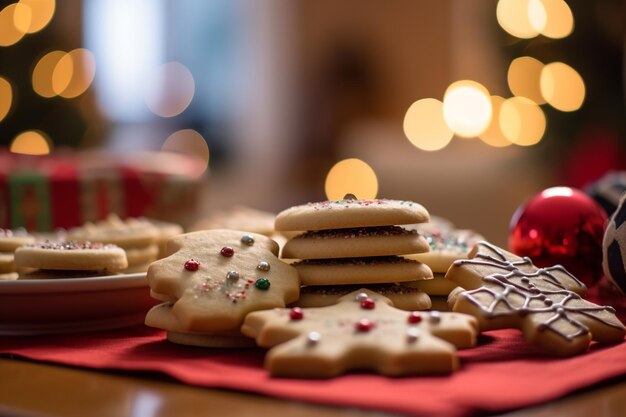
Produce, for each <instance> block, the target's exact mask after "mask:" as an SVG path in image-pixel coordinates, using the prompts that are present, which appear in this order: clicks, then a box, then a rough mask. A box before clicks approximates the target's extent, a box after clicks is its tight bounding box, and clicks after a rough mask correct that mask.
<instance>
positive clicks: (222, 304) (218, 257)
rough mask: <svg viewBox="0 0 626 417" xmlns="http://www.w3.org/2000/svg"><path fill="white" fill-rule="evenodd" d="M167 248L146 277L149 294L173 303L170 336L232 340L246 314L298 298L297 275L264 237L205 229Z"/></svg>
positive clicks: (180, 239) (239, 232)
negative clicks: (173, 323) (175, 325)
mask: <svg viewBox="0 0 626 417" xmlns="http://www.w3.org/2000/svg"><path fill="white" fill-rule="evenodd" d="M168 250H169V252H170V253H171V254H170V255H169V256H168V257H166V258H163V259H160V260H158V261H156V262H153V263H152V264H151V265H150V268H149V269H148V274H147V275H148V284H149V286H150V289H151V291H152V293H153V294H154V295H156V296H157V297H158V298H159V299H161V300H169V301H171V302H172V303H173V304H172V307H171V312H172V315H173V316H174V317H175V318H176V320H177V322H178V323H179V324H180V331H176V332H174V333H184V334H211V335H213V336H217V335H228V336H232V332H233V331H237V330H238V329H239V327H240V326H241V323H242V322H243V319H244V317H245V316H246V314H248V313H250V312H252V311H256V310H259V309H267V308H274V307H284V306H286V305H287V304H288V303H291V302H293V301H295V300H297V299H298V295H299V290H300V280H299V279H298V272H297V271H296V269H295V268H293V267H292V266H290V265H288V264H286V263H284V262H282V261H281V260H280V259H278V257H277V255H278V245H277V244H276V242H274V241H273V240H271V239H270V238H268V237H266V236H263V235H260V234H256V233H248V232H243V231H236V230H221V229H216V230H206V231H200V232H193V233H187V234H183V235H179V236H176V237H174V238H173V239H171V240H170V241H169V243H168ZM184 340H186V339H185V338H181V337H178V338H176V340H173V339H172V341H178V342H180V343H184ZM206 343H209V342H206ZM219 346H222V345H221V344H220V345H219Z"/></svg>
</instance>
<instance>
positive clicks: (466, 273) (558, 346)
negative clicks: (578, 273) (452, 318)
mask: <svg viewBox="0 0 626 417" xmlns="http://www.w3.org/2000/svg"><path fill="white" fill-rule="evenodd" d="M469 256H470V259H462V260H457V261H455V262H454V264H453V266H452V267H451V268H450V269H449V270H448V273H447V274H446V277H447V278H448V279H451V280H452V281H455V282H456V283H458V284H459V285H460V286H462V287H463V288H465V289H466V291H462V292H458V293H456V294H455V297H454V298H451V301H452V302H454V307H453V310H454V311H456V312H462V313H467V314H471V315H473V316H475V317H476V318H477V319H478V322H479V323H480V328H481V330H490V329H499V328H508V327H513V328H518V329H520V330H522V331H523V332H524V336H525V337H526V339H527V340H528V341H529V342H531V343H532V344H534V345H535V346H537V347H539V348H540V349H542V350H543V351H545V352H547V353H550V354H554V355H557V356H571V355H575V354H579V353H582V352H585V351H586V350H587V349H588V347H589V344H590V342H591V340H595V341H597V342H600V343H619V342H621V341H623V339H624V334H625V330H626V329H625V328H624V325H623V324H622V323H621V322H620V321H619V320H618V319H617V317H616V316H615V310H614V309H613V308H612V307H608V306H599V305H596V304H593V303H591V302H589V301H586V300H584V299H582V298H581V297H580V295H579V294H577V293H583V292H584V290H585V286H584V284H583V283H582V282H580V281H579V280H577V279H576V278H575V277H574V276H573V275H571V274H570V273H569V272H567V271H566V270H565V269H564V268H563V267H562V266H560V265H557V266H553V267H549V268H537V267H535V266H534V265H533V264H532V263H531V261H530V260H529V259H528V258H520V257H519V256H516V255H513V254H510V253H508V252H506V251H504V250H502V249H500V248H498V247H497V246H495V245H492V244H490V243H487V242H480V243H478V244H477V245H476V246H475V247H474V249H472V251H471V252H470V255H469Z"/></svg>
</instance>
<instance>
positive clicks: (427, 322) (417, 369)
mask: <svg viewBox="0 0 626 417" xmlns="http://www.w3.org/2000/svg"><path fill="white" fill-rule="evenodd" d="M241 331H242V333H243V334H245V335H247V336H250V337H254V338H256V342H257V344H258V345H259V346H262V347H268V348H271V349H270V350H269V352H268V353H267V356H266V358H265V367H266V369H268V370H269V371H270V373H271V374H272V375H276V376H289V377H315V378H326V377H332V376H336V375H339V374H342V373H344V372H346V371H349V370H371V371H375V372H378V373H381V374H385V375H394V376H395V375H415V374H445V373H450V372H452V371H454V370H455V369H457V368H458V366H459V360H458V358H457V356H456V349H457V348H467V347H471V346H474V345H475V343H476V321H475V319H474V318H473V317H470V316H467V315H464V314H456V313H440V312H430V313H428V312H407V311H403V310H398V309H396V308H394V307H392V306H391V305H390V301H389V300H388V299H386V298H385V297H382V296H381V295H379V294H377V293H375V292H372V291H368V290H365V289H363V290H358V291H355V292H352V293H350V294H347V295H346V296H344V297H342V298H341V300H340V301H339V303H338V304H336V305H333V306H329V307H321V308H297V307H294V308H291V309H288V308H287V309H273V310H267V311H257V312H254V313H251V314H249V315H248V316H247V317H246V320H245V322H244V324H243V326H242V328H241Z"/></svg>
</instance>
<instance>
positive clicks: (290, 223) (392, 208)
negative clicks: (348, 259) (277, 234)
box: [274, 198, 429, 231]
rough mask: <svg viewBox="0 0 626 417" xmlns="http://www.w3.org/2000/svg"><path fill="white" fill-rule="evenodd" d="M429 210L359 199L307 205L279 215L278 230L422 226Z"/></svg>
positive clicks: (388, 201)
mask: <svg viewBox="0 0 626 417" xmlns="http://www.w3.org/2000/svg"><path fill="white" fill-rule="evenodd" d="M428 219H429V216H428V211H427V210H426V209H425V208H424V207H422V206H421V205H420V204H418V203H414V202H412V201H399V200H386V199H377V200H356V199H351V198H346V199H344V200H336V201H322V202H318V203H308V204H304V205H300V206H295V207H291V208H288V209H286V210H284V211H282V212H280V213H278V215H277V216H276V221H275V223H274V227H275V228H276V230H279V231H283V230H324V229H343V228H356V227H373V226H392V225H401V224H411V223H423V222H427V221H428Z"/></svg>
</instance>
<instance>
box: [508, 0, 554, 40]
mask: <svg viewBox="0 0 626 417" xmlns="http://www.w3.org/2000/svg"><path fill="white" fill-rule="evenodd" d="M542 8H543V6H542V5H541V3H539V4H538V2H537V0H499V1H498V5H497V7H496V18H497V19H498V23H499V24H500V26H501V27H502V29H504V30H505V31H507V32H508V33H510V34H511V35H513V36H515V37H517V38H521V39H530V38H534V37H535V36H537V35H539V32H540V31H539V30H537V29H536V28H535V27H534V26H533V24H535V25H541V21H542V16H545V9H544V10H543V13H542V12H541V9H542ZM531 18H532V22H531ZM544 25H545V19H544Z"/></svg>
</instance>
